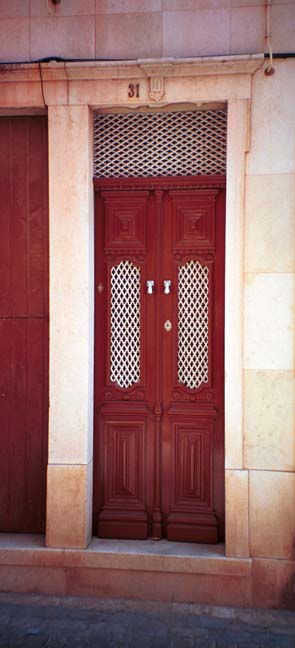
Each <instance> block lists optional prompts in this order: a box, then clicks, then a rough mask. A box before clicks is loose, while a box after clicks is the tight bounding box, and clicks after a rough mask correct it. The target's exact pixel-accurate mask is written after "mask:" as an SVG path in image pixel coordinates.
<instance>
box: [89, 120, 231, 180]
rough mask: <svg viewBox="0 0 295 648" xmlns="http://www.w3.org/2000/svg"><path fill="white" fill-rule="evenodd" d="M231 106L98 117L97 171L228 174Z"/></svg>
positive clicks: (104, 174)
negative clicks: (227, 130)
mask: <svg viewBox="0 0 295 648" xmlns="http://www.w3.org/2000/svg"><path fill="white" fill-rule="evenodd" d="M226 125H227V118H226V111H225V110H198V111H191V112H189V111H187V112H171V113H134V114H133V113H132V114H130V113H119V114H100V113H96V114H95V116H94V175H95V176H96V177H100V178H110V177H115V178H117V177H150V176H190V175H216V174H225V171H226Z"/></svg>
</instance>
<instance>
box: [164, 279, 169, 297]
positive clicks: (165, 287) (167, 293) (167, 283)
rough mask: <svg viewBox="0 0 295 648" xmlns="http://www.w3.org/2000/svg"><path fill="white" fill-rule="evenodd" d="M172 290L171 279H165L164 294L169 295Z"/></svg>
mask: <svg viewBox="0 0 295 648" xmlns="http://www.w3.org/2000/svg"><path fill="white" fill-rule="evenodd" d="M170 289H171V281H170V279H164V294H165V295H169V293H170Z"/></svg>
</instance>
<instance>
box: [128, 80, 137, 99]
mask: <svg viewBox="0 0 295 648" xmlns="http://www.w3.org/2000/svg"><path fill="white" fill-rule="evenodd" d="M128 97H130V99H132V98H133V97H139V83H129V86H128Z"/></svg>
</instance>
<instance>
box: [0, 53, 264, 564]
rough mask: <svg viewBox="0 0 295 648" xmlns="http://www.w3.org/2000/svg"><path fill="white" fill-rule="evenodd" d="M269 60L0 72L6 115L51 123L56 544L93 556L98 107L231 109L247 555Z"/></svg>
mask: <svg viewBox="0 0 295 648" xmlns="http://www.w3.org/2000/svg"><path fill="white" fill-rule="evenodd" d="M263 60H264V58H263V55H251V56H238V57H210V58H204V59H186V60H177V59H169V60H153V61H132V62H120V63H112V62H110V63H100V62H92V63H89V62H87V63H86V62H85V63H56V62H53V63H46V64H41V66H38V65H36V64H32V65H11V66H6V67H5V69H2V70H0V114H14V113H19V112H22V113H24V112H28V113H30V114H32V113H34V112H36V111H37V112H42V111H45V110H48V118H49V219H50V417H49V465H48V481H47V532H46V543H47V546H50V547H67V548H84V547H86V546H87V544H88V542H89V540H90V538H91V533H92V446H93V295H94V290H93V277H94V273H93V238H94V228H93V188H92V156H93V152H92V149H93V146H92V110H93V109H97V108H101V109H109V110H112V109H120V110H122V109H123V110H124V109H127V110H130V109H134V110H146V109H147V108H149V109H151V108H154V109H157V110H159V109H165V107H167V106H169V107H170V108H173V106H178V107H179V108H180V109H182V108H183V109H185V108H186V107H189V108H190V109H193V108H194V107H197V108H200V107H203V106H204V107H205V106H209V105H210V106H215V105H220V104H223V105H224V104H225V103H227V106H228V149H227V200H226V223H227V224H226V295H225V456H226V462H225V470H226V555H227V556H241V557H246V556H249V541H248V538H249V530H248V472H247V471H246V470H243V452H242V449H243V428H242V421H243V416H242V414H243V397H242V345H243V327H242V320H243V236H244V234H243V220H244V184H245V153H246V152H247V150H248V149H249V135H250V120H249V107H250V100H251V76H252V74H253V73H254V72H255V71H256V70H257V69H258V68H259V67H261V66H262V64H263Z"/></svg>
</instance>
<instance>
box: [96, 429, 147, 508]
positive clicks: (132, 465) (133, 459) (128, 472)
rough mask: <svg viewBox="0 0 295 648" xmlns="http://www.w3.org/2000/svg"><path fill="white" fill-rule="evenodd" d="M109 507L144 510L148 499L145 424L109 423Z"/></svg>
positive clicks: (107, 471)
mask: <svg viewBox="0 0 295 648" xmlns="http://www.w3.org/2000/svg"><path fill="white" fill-rule="evenodd" d="M104 437H105V445H106V468H107V470H106V475H105V478H106V490H105V506H109V505H117V504H118V502H120V504H121V505H122V506H123V507H124V508H126V506H127V507H129V506H136V505H139V506H142V503H143V495H144V472H143V470H142V469H143V463H144V423H143V422H133V421H132V422H131V421H124V422H122V421H120V422H119V421H117V422H116V421H114V422H106V424H105V430H104Z"/></svg>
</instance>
